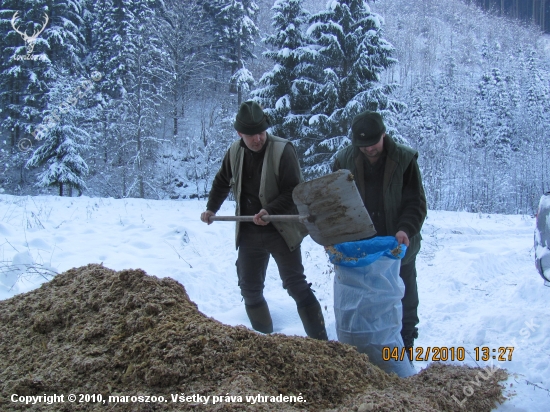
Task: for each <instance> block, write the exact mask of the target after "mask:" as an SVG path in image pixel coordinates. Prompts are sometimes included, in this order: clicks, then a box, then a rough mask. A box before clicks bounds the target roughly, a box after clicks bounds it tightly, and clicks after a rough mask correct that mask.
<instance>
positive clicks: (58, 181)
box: [26, 73, 93, 196]
mask: <svg viewBox="0 0 550 412" xmlns="http://www.w3.org/2000/svg"><path fill="white" fill-rule="evenodd" d="M72 79H73V78H72V75H68V74H66V73H60V74H59V75H58V78H57V80H56V81H55V82H54V83H53V84H52V85H51V87H50V91H49V102H48V107H47V109H46V111H45V113H46V115H47V116H46V118H49V122H47V123H42V124H41V125H39V126H40V127H39V128H38V130H39V133H38V134H37V135H36V138H37V140H38V141H40V145H39V146H38V148H37V149H36V150H35V151H34V152H33V154H32V156H31V157H30V159H29V160H28V161H27V163H26V166H27V167H42V166H46V168H45V170H44V171H42V172H41V173H40V174H39V175H38V180H37V184H36V185H37V186H39V187H49V186H58V188H59V195H60V196H63V195H64V194H65V193H68V194H69V195H71V194H72V189H73V188H75V189H77V190H78V191H79V193H82V190H84V189H85V188H86V183H85V181H84V178H85V176H86V174H87V173H88V166H87V164H86V162H85V161H84V159H83V152H84V150H85V149H86V148H87V141H88V137H89V136H88V133H87V132H86V131H85V130H84V129H83V128H82V127H80V124H81V121H82V118H83V117H84V116H85V115H86V109H85V102H83V101H79V97H78V94H79V92H78V90H79V87H81V86H82V84H91V83H92V81H91V80H85V79H80V80H79V82H78V83H77V82H75V81H74V80H72ZM92 87H93V86H92ZM67 92H69V93H70V95H69V97H67ZM65 189H67V190H68V192H65Z"/></svg>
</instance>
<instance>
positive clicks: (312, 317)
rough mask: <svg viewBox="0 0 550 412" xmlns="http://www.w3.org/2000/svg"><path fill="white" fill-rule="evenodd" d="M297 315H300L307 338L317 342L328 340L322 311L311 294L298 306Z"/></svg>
mask: <svg viewBox="0 0 550 412" xmlns="http://www.w3.org/2000/svg"><path fill="white" fill-rule="evenodd" d="M304 304H305V305H304ZM298 315H300V319H301V320H302V323H303V325H304V329H305V331H306V334H307V336H309V337H310V338H313V339H318V340H328V336H327V330H326V329H325V318H324V317H323V311H322V310H321V305H320V304H319V301H318V300H317V298H316V297H315V295H314V294H313V292H311V295H310V296H309V297H308V298H307V299H305V300H304V301H303V302H302V304H298Z"/></svg>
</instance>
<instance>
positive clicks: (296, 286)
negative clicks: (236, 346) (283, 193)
mask: <svg viewBox="0 0 550 412" xmlns="http://www.w3.org/2000/svg"><path fill="white" fill-rule="evenodd" d="M266 228H267V227H266ZM270 256H273V259H274V260H275V263H276V264H277V267H278V269H279V276H280V277H281V280H282V281H283V288H284V289H286V291H287V292H288V294H289V295H290V296H291V297H292V298H293V299H294V300H295V301H296V303H299V302H302V301H304V300H305V299H307V298H308V297H309V295H310V285H309V284H308V283H307V281H306V276H305V275H304V266H303V265H302V252H301V249H300V247H298V248H296V249H294V250H293V251H292V252H291V251H290V249H289V248H288V246H287V244H286V242H285V241H284V239H283V238H282V236H281V235H280V234H279V233H278V232H277V231H276V230H269V229H267V230H262V229H259V228H253V229H252V230H249V231H242V232H241V236H240V239H239V252H238V258H237V263H236V266H237V275H238V278H239V287H240V288H241V295H242V297H243V299H244V303H245V304H246V305H249V306H251V305H256V304H259V303H260V302H262V301H263V299H264V297H263V290H264V282H265V276H266V271H267V264H268V262H269V257H270Z"/></svg>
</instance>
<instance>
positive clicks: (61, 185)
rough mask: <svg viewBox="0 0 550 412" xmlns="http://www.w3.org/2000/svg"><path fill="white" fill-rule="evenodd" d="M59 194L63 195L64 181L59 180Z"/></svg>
mask: <svg viewBox="0 0 550 412" xmlns="http://www.w3.org/2000/svg"><path fill="white" fill-rule="evenodd" d="M59 196H63V183H61V182H59Z"/></svg>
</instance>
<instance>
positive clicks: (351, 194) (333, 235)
mask: <svg viewBox="0 0 550 412" xmlns="http://www.w3.org/2000/svg"><path fill="white" fill-rule="evenodd" d="M292 199H293V200H294V203H295V204H296V206H297V207H298V213H299V214H300V215H302V216H304V215H306V216H308V218H307V219H304V220H302V222H303V223H304V224H305V226H306V227H307V229H308V231H309V235H310V236H311V238H312V239H313V240H314V241H315V242H317V243H319V244H320V245H322V246H330V245H334V244H336V243H342V242H353V241H356V240H360V239H365V238H368V237H371V236H374V235H375V234H376V230H375V229H374V225H373V223H372V220H371V218H370V216H369V214H368V212H367V209H366V208H365V205H364V204H363V200H362V199H361V196H360V195H359V191H358V190H357V186H356V185H355V181H354V180H353V175H352V174H351V172H350V171H349V170H346V169H341V170H338V171H337V172H334V173H330V174H328V175H325V176H322V177H319V178H317V179H313V180H310V181H309V182H304V183H300V184H299V185H298V186H296V187H295V188H294V191H293V192H292Z"/></svg>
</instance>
